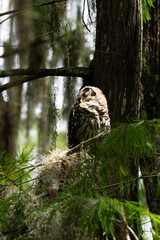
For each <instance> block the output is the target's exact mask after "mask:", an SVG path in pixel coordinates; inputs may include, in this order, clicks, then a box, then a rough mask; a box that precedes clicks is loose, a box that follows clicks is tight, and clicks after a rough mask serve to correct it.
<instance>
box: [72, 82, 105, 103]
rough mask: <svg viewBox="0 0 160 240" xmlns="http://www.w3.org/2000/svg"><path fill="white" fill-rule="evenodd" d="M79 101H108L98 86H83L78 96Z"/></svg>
mask: <svg viewBox="0 0 160 240" xmlns="http://www.w3.org/2000/svg"><path fill="white" fill-rule="evenodd" d="M77 100H78V102H79V103H80V102H89V101H98V102H101V101H103V103H105V102H106V98H105V96H104V95H103V93H102V91H101V90H100V89H99V88H97V87H91V86H86V87H84V88H82V89H81V90H80V92H79V94H78V96H77Z"/></svg>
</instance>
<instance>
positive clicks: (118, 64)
mask: <svg viewBox="0 0 160 240" xmlns="http://www.w3.org/2000/svg"><path fill="white" fill-rule="evenodd" d="M96 3H97V23H96V46H95V55H94V60H93V64H92V68H93V71H92V74H91V75H92V76H91V78H90V80H89V82H88V83H89V84H91V85H95V86H97V87H99V88H101V89H102V91H103V92H104V94H105V95H106V97H107V100H108V105H109V113H110V117H111V122H112V123H115V122H123V121H125V120H126V118H128V117H130V118H138V117H139V111H140V106H141V101H142V98H143V96H142V85H141V62H142V11H141V2H140V1H139V0H135V1H133V0H128V1H127V2H126V1H122V0H121V1H115V2H114V1H112V0H108V1H106V0H97V1H96Z"/></svg>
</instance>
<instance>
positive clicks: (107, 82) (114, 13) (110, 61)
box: [86, 0, 143, 240]
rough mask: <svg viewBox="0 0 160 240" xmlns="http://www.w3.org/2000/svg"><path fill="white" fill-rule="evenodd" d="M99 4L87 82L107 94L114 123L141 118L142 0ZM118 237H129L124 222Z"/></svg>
mask: <svg viewBox="0 0 160 240" xmlns="http://www.w3.org/2000/svg"><path fill="white" fill-rule="evenodd" d="M96 4H97V21H96V45H95V54H94V59H93V62H92V65H91V67H92V72H91V74H90V76H89V78H88V79H86V84H90V85H95V86H97V87H99V88H101V89H102V91H103V92H104V94H105V95H106V97H107V100H108V105H109V114H110V117H111V123H112V124H113V123H117V122H124V121H126V120H127V118H138V117H139V113H140V107H141V103H142V99H143V94H142V84H141V71H142V66H141V62H142V5H141V1H139V0H135V1H133V0H128V1H123V0H121V1H112V0H108V1H106V0H97V1H96ZM87 81H88V82H87ZM127 161H128V162H127V163H126V167H127V170H128V172H130V173H131V175H132V176H134V177H135V178H137V177H138V165H136V164H134V160H133V159H128V160H127ZM117 164H118V163H117ZM115 165H116V164H113V169H112V170H113V172H114V176H115V179H113V175H112V174H111V172H110V173H108V174H109V176H110V178H111V184H112V183H113V182H114V181H119V182H120V181H121V180H122V179H121V178H120V172H119V168H118V167H117V166H115ZM111 175H112V176H111ZM137 187H138V184H136V185H135V186H130V189H131V190H130V194H129V196H128V197H127V199H128V200H134V201H138V195H137ZM114 194H115V195H116V196H117V198H119V199H123V198H125V199H126V196H124V195H121V193H120V192H119V193H118V192H117V191H116V192H114V190H113V195H114ZM120 220H121V219H120ZM136 228H137V226H135V229H136ZM137 232H138V231H137ZM115 238H116V239H125V240H126V239H129V238H128V230H127V228H126V227H124V223H123V224H119V228H118V229H116V232H115Z"/></svg>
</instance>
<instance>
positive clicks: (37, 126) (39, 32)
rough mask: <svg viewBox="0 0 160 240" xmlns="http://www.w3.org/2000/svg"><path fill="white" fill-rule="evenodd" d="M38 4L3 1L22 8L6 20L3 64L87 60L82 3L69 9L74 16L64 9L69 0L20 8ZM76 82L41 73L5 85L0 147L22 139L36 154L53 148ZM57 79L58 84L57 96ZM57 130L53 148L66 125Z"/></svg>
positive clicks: (6, 66)
mask: <svg viewBox="0 0 160 240" xmlns="http://www.w3.org/2000/svg"><path fill="white" fill-rule="evenodd" d="M41 3H43V1H42V0H38V1H37V0H29V1H21V0H14V1H10V2H8V4H9V9H21V10H22V13H17V14H14V16H12V17H11V18H10V19H8V20H7V23H8V28H9V33H8V38H7V41H5V42H3V43H2V44H3V49H4V52H3V54H2V56H1V58H2V57H3V69H13V68H17V67H19V68H35V69H40V68H49V67H50V68H54V67H57V66H77V65H79V66H80V65H82V64H83V65H87V64H89V55H90V52H91V50H90V49H89V47H88V45H86V39H85V33H84V26H83V25H82V23H81V6H80V5H81V3H80V4H79V3H77V2H76V1H75V2H74V7H75V9H73V10H72V11H77V14H75V13H74V15H77V16H75V19H69V17H68V11H67V8H68V7H70V6H71V5H72V3H71V1H59V2H58V1H57V3H55V4H50V5H46V6H43V7H33V8H31V9H29V10H28V11H26V10H25V9H27V8H28V7H30V6H34V5H38V4H41ZM2 4H4V3H2ZM5 4H6V3H5ZM67 4H68V5H67ZM23 9H24V11H23ZM1 42H2V40H1ZM15 78H19V77H10V79H9V81H13V80H15ZM77 81H78V80H76V79H74V81H73V79H72V78H69V79H68V80H67V81H64V83H63V81H61V80H60V79H58V81H57V78H54V77H47V80H46V79H45V80H44V79H43V78H41V79H40V80H38V81H30V82H28V83H27V84H25V85H23V86H22V85H20V86H18V87H15V88H12V89H9V90H7V91H6V97H4V95H1V99H0V101H1V108H0V121H1V126H0V139H1V141H0V150H1V151H3V150H5V151H6V152H7V153H8V154H10V155H14V153H15V152H16V150H17V144H18V143H20V144H21V143H22V140H23V139H24V144H26V143H30V144H34V145H35V146H37V151H38V153H46V152H47V151H48V150H52V149H53V148H56V138H57V135H58V133H57V121H58V120H59V118H60V117H61V118H63V121H62V123H63V124H64V125H65V126H66V121H67V119H68V115H69V111H70V108H71V105H72V104H73V102H74V100H75V97H76V94H75V89H77ZM57 82H58V86H60V89H61V94H58V97H57V89H56V86H57ZM62 101H64V102H63V104H62V106H60V104H59V106H57V102H62ZM58 108H60V109H58ZM61 131H62V132H61V134H60V135H59V137H58V140H57V143H58V144H59V145H58V146H57V147H62V148H64V146H65V145H66V132H65V131H66V127H63V126H62V127H61ZM19 137H20V138H19ZM18 139H19V142H18ZM62 142H63V144H62Z"/></svg>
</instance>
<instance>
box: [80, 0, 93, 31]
mask: <svg viewBox="0 0 160 240" xmlns="http://www.w3.org/2000/svg"><path fill="white" fill-rule="evenodd" d="M85 3H86V0H83V12H82V22H83V24H84V26H85V27H86V29H87V30H88V31H89V32H91V31H90V29H89V28H88V27H87V25H86V23H85V20H84V12H85Z"/></svg>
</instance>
